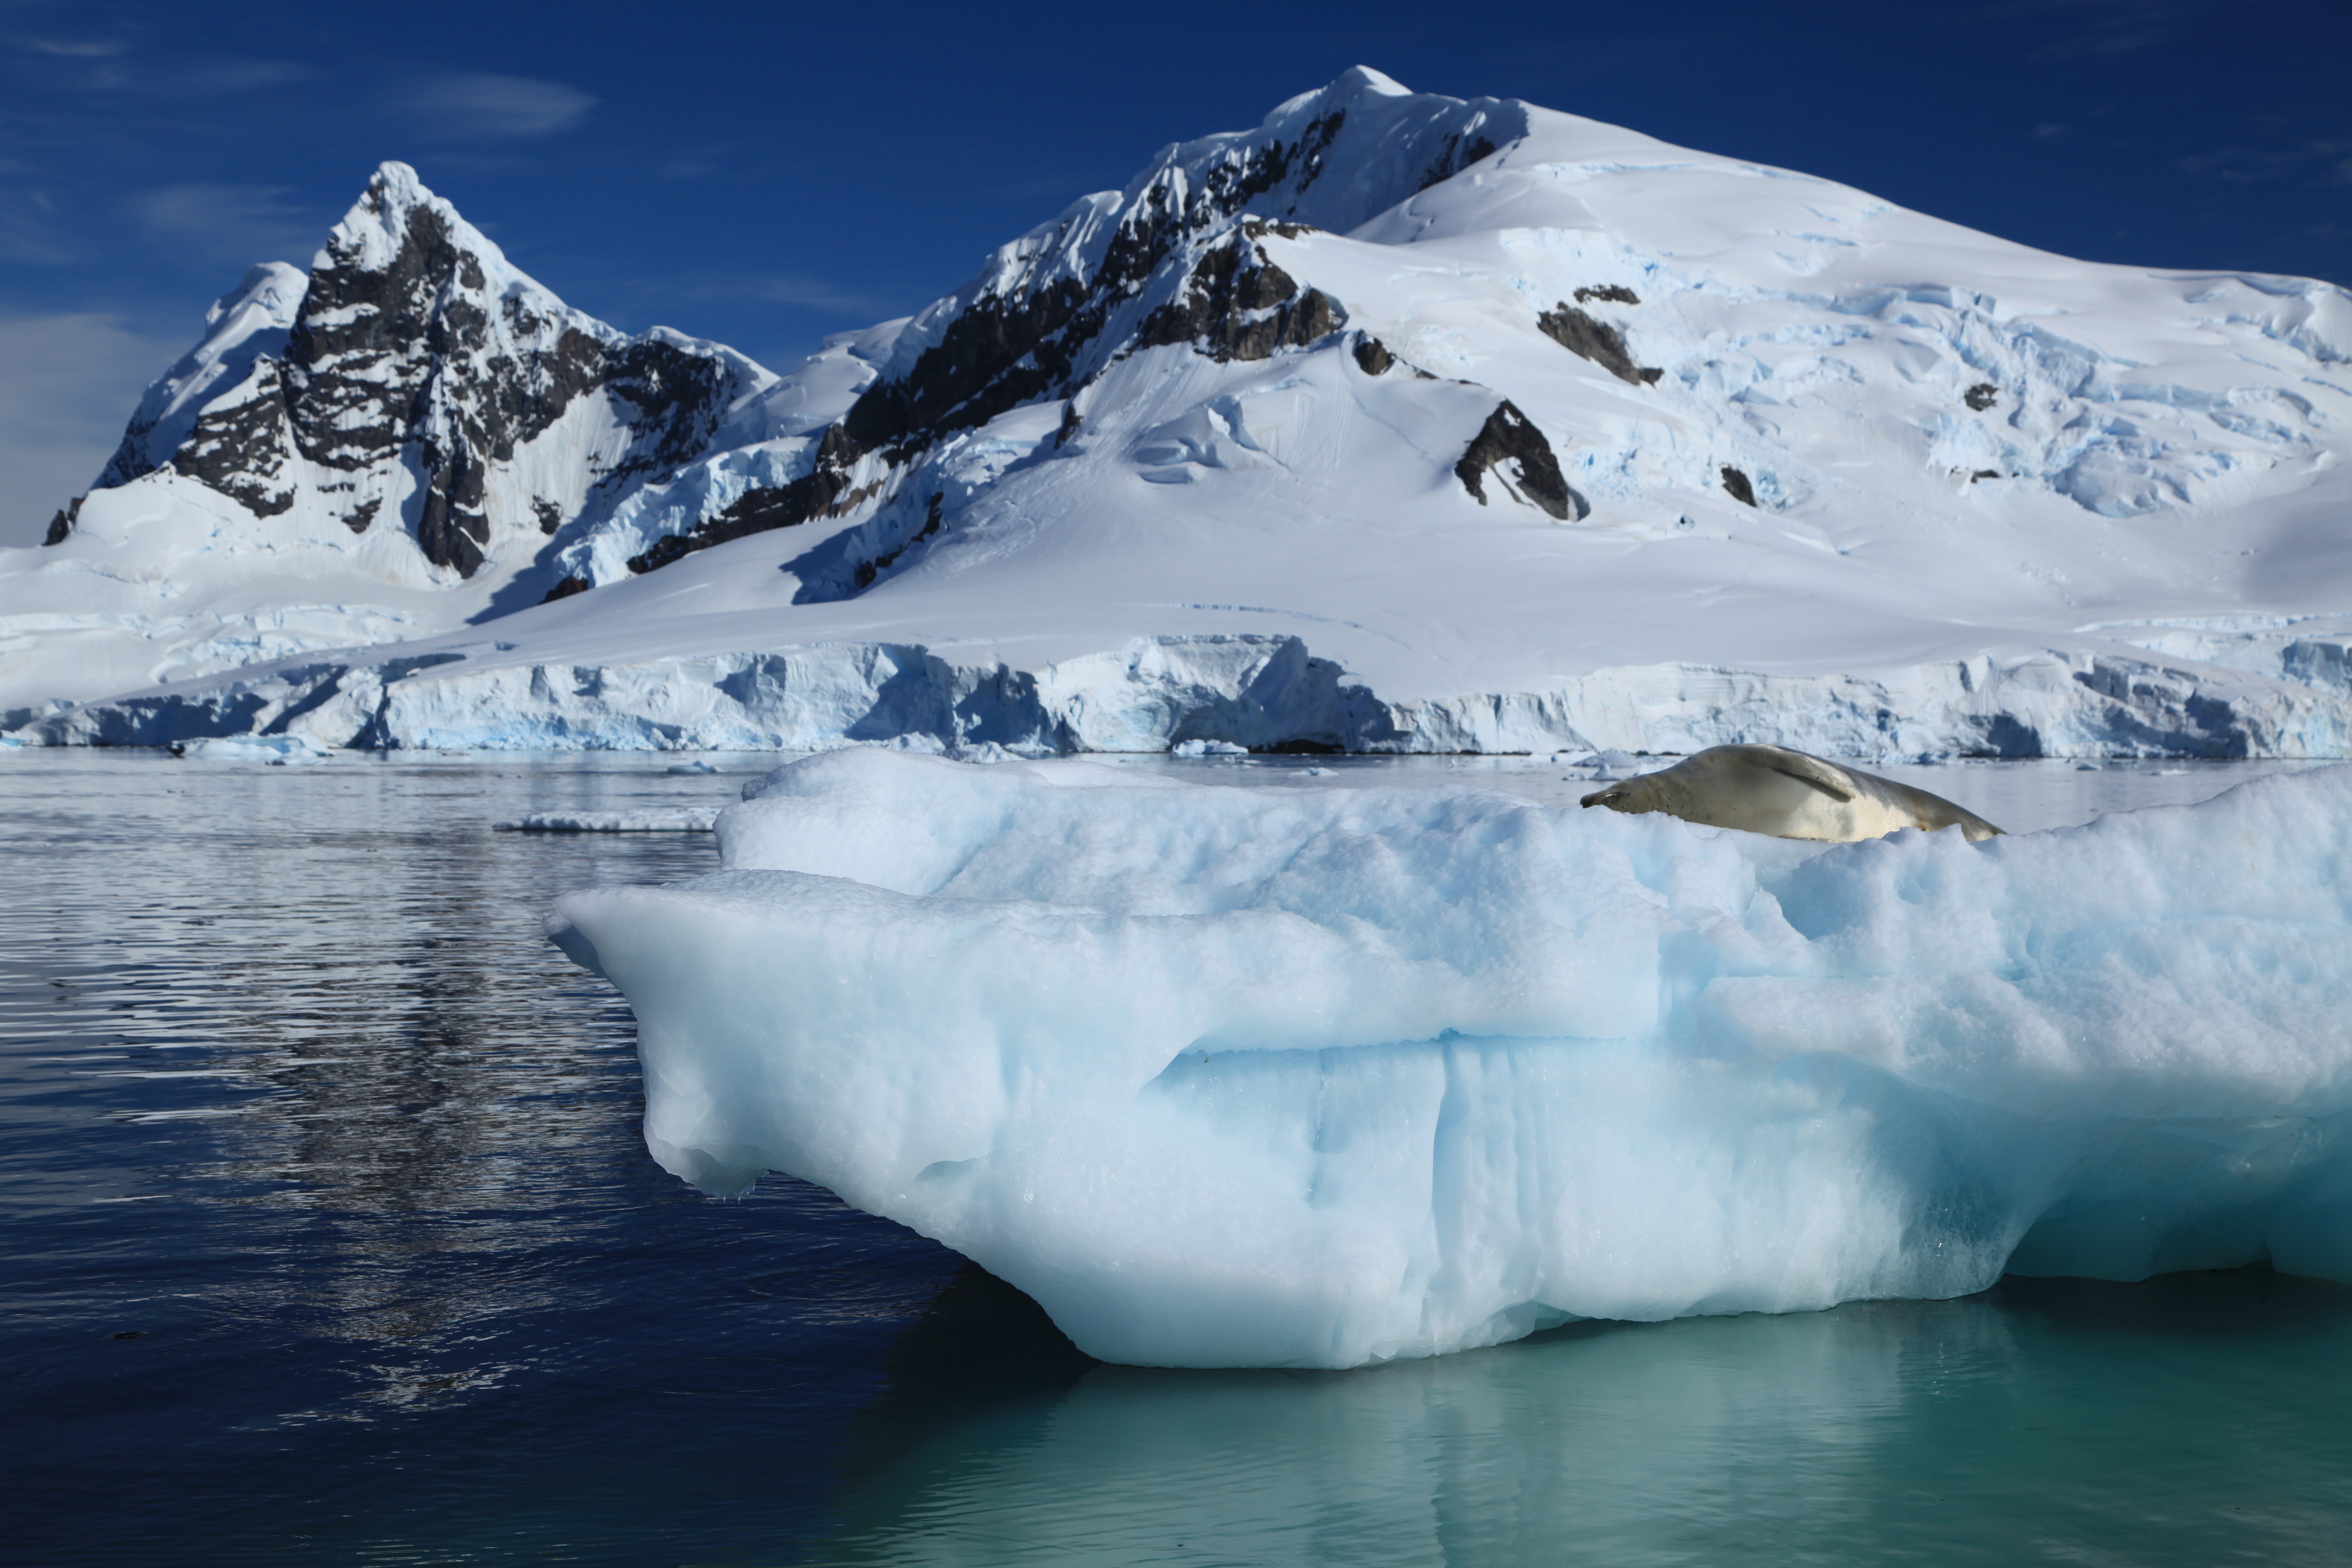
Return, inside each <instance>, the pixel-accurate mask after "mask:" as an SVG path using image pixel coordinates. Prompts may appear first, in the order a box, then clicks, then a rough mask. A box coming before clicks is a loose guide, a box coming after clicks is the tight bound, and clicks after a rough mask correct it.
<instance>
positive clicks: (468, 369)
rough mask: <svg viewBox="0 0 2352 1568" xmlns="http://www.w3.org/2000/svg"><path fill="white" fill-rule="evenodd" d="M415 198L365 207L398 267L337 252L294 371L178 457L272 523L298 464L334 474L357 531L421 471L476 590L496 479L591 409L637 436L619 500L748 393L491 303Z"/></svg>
mask: <svg viewBox="0 0 2352 1568" xmlns="http://www.w3.org/2000/svg"><path fill="white" fill-rule="evenodd" d="M402 199H403V198H402V196H401V194H400V188H399V182H398V180H397V179H395V178H393V177H391V176H390V175H379V176H378V178H377V179H375V180H374V181H373V182H371V183H370V184H369V187H368V191H367V195H365V196H364V197H363V198H362V202H363V204H365V205H367V206H368V207H369V208H371V209H372V211H373V216H374V217H375V218H377V219H380V220H384V221H387V222H389V223H390V224H391V225H392V226H394V229H395V231H396V233H397V237H398V244H397V247H396V248H395V249H394V252H393V254H392V255H391V256H390V258H389V259H388V260H387V259H384V258H383V257H382V256H381V255H380V254H379V255H377V256H375V257H374V258H371V257H370V255H369V253H368V251H367V250H366V249H365V248H364V245H363V242H362V240H361V239H359V238H356V237H349V236H345V237H337V238H333V239H331V240H330V241H329V244H328V246H327V247H326V248H325V249H324V250H323V251H322V252H321V253H320V258H319V264H318V266H316V267H315V268H313V269H312V270H311V273H310V283H309V289H308V292H307V293H306V294H305V296H304V298H303V302H302V309H301V312H300V315H299V318H298V319H297V320H296V321H295V323H294V325H293V327H292V329H291V331H289V333H288V335H287V339H286V343H285V348H284V351H283V357H282V359H281V358H271V357H269V356H268V355H264V356H262V357H260V358H258V359H257V360H256V361H255V362H254V364H253V367H252V369H251V370H250V371H249V372H247V374H246V376H245V378H244V380H243V381H242V382H240V383H239V384H237V385H236V386H235V387H233V388H226V389H224V390H225V393H226V395H227V396H228V397H232V398H233V399H234V400H233V401H224V402H223V403H222V405H220V406H217V407H215V408H214V409H213V411H212V412H209V413H207V414H205V416H203V417H201V418H200V419H198V420H197V422H196V424H195V426H194V429H193V430H191V432H190V433H189V435H188V437H187V438H186V439H185V440H184V442H183V443H182V444H181V446H180V447H179V449H178V451H177V452H175V453H174V454H173V456H172V459H171V460H172V464H173V467H174V468H176V469H177V470H178V471H179V472H181V473H183V474H185V475H188V476H189V477H191V478H193V479H198V480H200V481H202V482H203V483H205V484H207V485H210V486H211V487H212V488H214V489H217V490H220V491H221V492H222V493H224V494H226V495H228V496H230V497H233V498H234V499H236V500H237V501H239V502H240V503H242V504H243V505H245V506H246V507H247V509H249V510H252V511H254V512H256V513H257V514H258V515H261V516H265V517H266V516H270V515H274V514H276V513H278V512H282V511H284V510H287V509H288V508H289V507H290V506H291V505H292V504H293V499H294V480H293V472H294V470H293V469H292V468H290V467H289V464H290V460H291V459H292V458H294V457H295V456H297V455H299V456H300V457H302V458H307V459H308V460H309V462H310V464H311V465H313V466H314V468H315V469H323V470H326V471H327V472H326V475H325V477H324V478H323V479H321V481H320V482H319V483H318V486H317V489H318V491H319V494H320V498H321V499H322V500H325V501H326V503H327V504H328V506H329V507H330V509H331V510H334V511H335V512H336V514H337V515H340V516H341V520H342V521H343V522H344V523H345V524H346V525H347V526H348V527H349V528H350V529H351V530H352V531H353V532H355V533H358V532H364V531H366V530H367V529H369V528H370V527H371V526H373V524H374V523H375V522H376V521H377V520H378V516H379V513H380V511H381V510H382V506H383V498H384V496H385V495H386V494H387V493H397V492H396V490H395V489H394V485H393V483H392V470H394V468H395V467H396V466H405V467H406V468H408V469H409V470H410V471H411V472H412V473H413V474H414V476H415V488H414V493H415V494H417V495H418V497H419V500H417V502H416V503H415V509H414V510H413V511H412V512H411V513H410V514H409V521H411V522H412V523H413V525H414V526H415V530H416V540H417V544H418V546H419V548H420V549H421V550H422V551H423V552H424V554H425V557H426V559H428V560H430V561H432V562H434V563H436V564H437V565H442V566H448V567H454V568H456V569H457V570H458V571H460V572H463V573H466V574H471V573H473V572H474V571H475V570H476V569H477V568H478V567H479V566H480V564H481V563H482V561H483V559H484V551H485V548H486V547H487V545H488V542H489V539H490V522H489V515H488V510H489V506H488V494H487V489H488V483H489V482H490V480H489V476H491V475H492V474H493V473H494V472H495V471H496V469H497V468H498V466H499V464H501V463H504V462H506V461H507V460H509V459H510V458H512V457H513V456H514V454H515V451H516V449H517V448H518V447H520V446H523V445H525V444H527V443H528V442H530V441H531V440H533V439H535V438H536V437H539V436H541V435H542V434H544V433H545V432H546V430H547V429H548V428H549V426H551V425H553V424H554V422H555V421H556V420H557V419H559V418H561V417H562V416H563V414H564V412H565V411H566V409H568V408H569V407H570V406H571V405H572V404H573V403H574V402H575V401H576V400H578V399H579V398H580V397H582V396H583V395H592V394H596V393H603V394H604V395H608V396H610V397H611V398H612V399H613V400H614V404H615V405H616V406H615V409H614V412H615V414H616V415H617V416H619V417H620V418H621V420H622V421H623V422H624V423H625V424H626V425H627V426H629V427H630V428H631V430H632V432H633V434H634V435H635V443H634V444H633V445H632V447H630V449H629V450H628V451H627V452H626V453H625V454H624V455H623V456H622V457H621V458H619V460H618V461H617V462H616V463H615V464H614V466H613V467H612V468H611V469H610V470H609V471H607V472H604V473H603V474H601V475H599V476H598V483H599V484H600V485H601V486H602V487H604V490H605V492H606V493H608V494H610V493H614V492H616V491H617V490H618V489H621V488H623V487H624V486H626V485H631V484H634V483H635V482H636V481H637V480H638V479H641V478H644V477H647V476H651V477H656V478H659V477H667V474H669V473H670V472H674V471H675V470H676V469H677V468H679V467H681V466H683V465H684V464H686V463H688V462H690V461H692V460H693V459H694V458H698V457H699V456H701V454H702V452H703V451H704V450H705V449H706V448H707V447H709V441H710V438H711V437H712V435H713V434H714V433H715V432H716V430H717V429H718V426H719V423H720V421H721V420H723V419H724V418H725V416H726V413H727V410H728V408H729V406H730V404H731V403H732V401H733V399H734V397H735V395H737V392H738V391H739V388H738V386H737V384H736V382H737V377H736V373H735V371H734V369H733V368H732V366H731V365H730V363H729V362H727V361H726V360H724V359H721V358H719V357H717V356H714V355H707V354H698V353H692V352H690V351H689V350H688V349H684V348H680V347H678V346H677V345H676V344H674V343H672V342H667V341H664V340H662V339H658V338H645V339H633V340H623V339H618V338H617V337H616V336H613V335H609V334H608V335H603V336H600V335H598V332H599V331H601V329H599V330H596V331H592V330H589V328H593V323H588V324H587V326H586V327H583V324H582V323H581V321H580V320H579V319H578V318H576V317H572V316H571V315H569V314H568V313H566V312H563V311H562V310H561V307H559V306H556V305H554V303H553V302H552V301H551V300H548V298H547V297H546V296H544V295H530V294H519V293H518V294H508V293H499V294H492V293H491V292H490V291H489V282H490V279H489V276H488V269H487V266H486V262H485V258H483V257H482V256H481V255H479V254H477V252H476V251H475V250H474V249H473V248H471V247H470V243H469V242H468V241H467V239H465V238H464V237H461V235H460V232H459V231H460V228H461V226H460V225H458V224H457V223H456V221H455V220H454V219H453V218H451V217H450V216H448V212H447V209H446V206H443V205H440V204H438V203H436V202H433V201H430V200H416V201H414V202H412V203H410V204H409V205H406V206H404V207H401V206H396V205H394V204H396V203H398V202H400V201H401V200H402ZM371 259H373V260H375V261H377V262H380V263H381V264H380V265H370V261H371ZM139 434H140V433H139V432H137V431H133V432H132V433H131V436H127V437H125V440H126V442H127V443H129V444H130V445H129V446H127V447H126V448H125V449H126V450H130V449H131V447H136V446H137V445H138V443H137V442H136V441H135V440H133V437H136V436H138V435H139ZM140 449H141V450H143V447H142V448H140ZM118 459H119V461H118V466H120V459H121V454H118ZM113 472H114V469H113V468H110V469H109V473H110V475H111V474H112V473H113ZM339 474H340V475H342V476H348V477H347V478H341V479H339V478H337V477H335V476H337V475H339ZM131 477H135V476H134V475H131V474H130V473H129V472H128V470H125V472H124V474H123V476H122V479H123V480H127V479H129V478H131ZM118 482H121V480H118ZM528 504H530V508H531V510H532V512H533V514H534V515H535V517H536V521H537V522H538V524H539V529H540V531H541V532H542V533H548V534H551V533H553V532H555V531H557V530H558V529H559V528H560V527H561V526H562V522H563V521H564V516H563V511H562V507H561V506H560V505H558V504H557V503H556V502H554V501H551V500H547V499H545V498H531V499H530V501H529V503H528Z"/></svg>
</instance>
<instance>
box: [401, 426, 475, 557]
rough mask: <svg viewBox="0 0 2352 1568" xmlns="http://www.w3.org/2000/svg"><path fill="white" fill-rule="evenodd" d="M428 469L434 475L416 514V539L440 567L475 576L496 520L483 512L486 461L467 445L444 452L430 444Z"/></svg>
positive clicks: (427, 471)
mask: <svg viewBox="0 0 2352 1568" xmlns="http://www.w3.org/2000/svg"><path fill="white" fill-rule="evenodd" d="M424 452H425V473H426V474H428V475H429V476H431V479H430V482H429V487H428V488H427V489H426V490H425V504H424V505H423V507H421V508H420V509H419V510H418V511H417V514H416V542H417V545H418V546H419V548H421V549H422V550H423V551H424V552H425V559H426V560H427V561H430V562H432V563H434V564H436V565H437V566H455V567H456V568H457V570H458V571H460V572H462V573H464V574H466V575H467V576H468V577H470V576H472V575H473V574H474V568H475V567H477V566H479V565H480V564H481V563H482V546H483V545H485V544H488V542H490V520H489V517H488V514H487V513H486V512H484V511H483V510H482V495H483V486H482V465H481V463H480V462H479V461H478V459H477V458H475V457H474V455H473V453H472V452H471V451H470V450H468V449H467V447H466V446H465V445H463V444H462V443H460V444H458V445H457V447H455V449H454V450H452V451H450V452H448V453H447V454H446V455H445V454H444V453H442V452H441V451H439V450H438V449H437V446H436V443H434V442H432V441H429V440H428V441H426V442H425V444H424Z"/></svg>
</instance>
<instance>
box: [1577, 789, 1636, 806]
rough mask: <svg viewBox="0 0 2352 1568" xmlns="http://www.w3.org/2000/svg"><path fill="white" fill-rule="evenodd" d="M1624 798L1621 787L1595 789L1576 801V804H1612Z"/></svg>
mask: <svg viewBox="0 0 2352 1568" xmlns="http://www.w3.org/2000/svg"><path fill="white" fill-rule="evenodd" d="M1624 798H1625V792H1624V791H1623V790H1622V789H1604V790H1596V791H1594V792H1593V793H1592V794H1591V795H1586V796H1585V797H1584V798H1583V799H1582V800H1580V801H1578V802H1577V803H1576V804H1577V805H1612V806H1613V805H1616V804H1617V803H1618V802H1619V801H1621V800H1623V799H1624Z"/></svg>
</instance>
